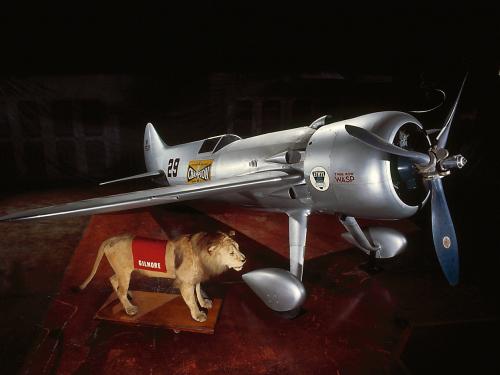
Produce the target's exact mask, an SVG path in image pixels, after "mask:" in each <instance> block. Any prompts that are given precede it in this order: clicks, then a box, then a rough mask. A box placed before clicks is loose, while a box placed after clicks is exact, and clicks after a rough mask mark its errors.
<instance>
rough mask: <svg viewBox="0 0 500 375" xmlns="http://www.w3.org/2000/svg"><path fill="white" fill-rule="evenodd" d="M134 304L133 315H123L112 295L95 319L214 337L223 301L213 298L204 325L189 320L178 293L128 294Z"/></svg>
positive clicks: (120, 307)
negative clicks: (137, 310)
mask: <svg viewBox="0 0 500 375" xmlns="http://www.w3.org/2000/svg"><path fill="white" fill-rule="evenodd" d="M130 292H131V294H132V296H133V302H132V303H133V304H134V305H136V306H137V307H138V308H139V312H138V313H137V314H136V315H134V316H129V315H127V314H126V313H125V310H124V309H123V306H122V304H121V303H120V301H119V300H118V297H117V296H116V294H115V293H114V292H113V293H111V295H110V296H109V297H108V299H107V300H106V302H105V303H104V305H102V307H101V308H100V309H99V311H98V312H97V313H96V315H95V318H96V319H101V320H109V321H113V322H117V323H122V324H131V325H138V326H152V327H163V328H166V329H172V330H174V331H175V332H179V331H189V332H195V333H205V334H213V333H214V330H215V324H216V323H217V318H218V317H219V312H220V308H221V305H222V300H221V299H219V298H214V299H213V300H212V305H213V306H212V308H211V309H209V310H208V311H206V312H207V320H206V321H205V322H197V321H195V320H194V319H193V318H191V313H190V312H189V308H188V307H187V305H186V304H185V302H184V300H183V299H182V297H181V296H180V295H178V294H169V293H155V292H143V291H137V290H135V291H134V290H131V291H130Z"/></svg>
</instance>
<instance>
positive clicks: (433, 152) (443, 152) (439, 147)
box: [345, 74, 467, 285]
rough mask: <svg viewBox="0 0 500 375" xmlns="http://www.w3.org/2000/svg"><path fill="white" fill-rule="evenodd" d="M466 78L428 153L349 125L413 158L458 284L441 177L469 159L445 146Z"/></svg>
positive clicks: (446, 268) (450, 274) (448, 271)
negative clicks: (399, 144)
mask: <svg viewBox="0 0 500 375" xmlns="http://www.w3.org/2000/svg"><path fill="white" fill-rule="evenodd" d="M466 80H467V74H466V75H465V77H464V79H463V81H462V85H461V87H460V91H459V92H458V95H457V98H456V100H455V103H454V104H453V106H452V108H451V110H450V112H449V113H448V116H447V117H446V121H445V124H444V126H443V127H442V128H441V130H440V131H439V134H438V135H437V137H436V141H437V142H436V144H435V145H433V146H432V147H431V148H430V149H429V151H428V154H424V153H422V152H417V151H410V150H405V149H403V148H401V147H398V146H396V145H394V144H392V143H389V142H387V141H386V140H385V139H383V138H381V137H379V136H378V135H376V134H374V133H372V132H370V131H368V130H366V129H363V128H359V127H356V126H351V125H345V129H346V131H347V133H349V134H350V135H351V136H353V137H354V138H356V139H358V140H359V141H361V142H363V143H365V144H366V145H368V146H370V147H373V148H375V149H377V150H380V151H383V152H386V153H388V154H392V155H397V156H402V157H405V158H408V159H410V160H411V162H412V163H413V164H414V165H415V167H416V168H417V171H418V173H419V174H420V175H421V176H422V178H423V179H424V182H426V183H427V184H428V186H429V187H430V189H431V211H432V236H433V240H434V248H435V250H436V254H437V257H438V260H439V263H440V265H441V269H442V270H443V273H444V274H445V276H446V278H447V280H448V282H449V283H450V284H451V285H456V284H457V283H458V279H459V259H458V243H457V238H456V235H455V228H454V226H453V221H452V220H451V216H450V211H449V209H448V204H447V203H446V197H445V195H444V190H443V184H442V182H441V179H442V178H443V177H445V176H447V175H449V174H450V172H451V170H452V169H454V168H462V167H463V166H464V165H465V164H466V162H467V160H466V159H465V158H464V157H463V156H462V155H454V156H451V157H450V156H449V152H448V150H447V149H446V148H445V147H446V142H447V140H448V135H449V132H450V128H451V124H452V122H453V118H454V116H455V112H456V109H457V106H458V103H459V101H460V96H461V95H462V90H463V88H464V85H465V81H466Z"/></svg>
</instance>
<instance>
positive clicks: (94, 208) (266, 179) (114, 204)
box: [0, 171, 303, 221]
mask: <svg viewBox="0 0 500 375" xmlns="http://www.w3.org/2000/svg"><path fill="white" fill-rule="evenodd" d="M302 178H303V176H302V174H299V173H297V174H290V173H285V172H280V171H266V172H259V173H255V174H253V175H245V176H238V177H231V178H227V179H223V180H219V181H209V182H204V183H200V184H193V185H180V186H167V187H162V188H154V189H148V190H140V191H134V192H130V193H125V194H117V195H110V196H106V197H100V198H92V199H86V200H82V201H77V202H71V203H65V204H59V205H55V206H49V207H42V208H35V209H31V210H26V211H21V212H15V213H12V214H8V215H5V216H2V217H0V221H17V220H29V219H41V218H48V217H55V216H65V217H70V216H81V215H91V214H97V213H104V212H113V211H122V210H129V209H132V208H139V207H147V206H154V205H158V204H166V203H173V202H181V201H185V200H191V199H200V198H206V197H212V196H215V195H219V194H227V193H235V192H241V191H252V190H255V189H260V188H267V187H278V188H279V187H281V186H285V185H288V184H293V183H296V182H299V181H301V180H302Z"/></svg>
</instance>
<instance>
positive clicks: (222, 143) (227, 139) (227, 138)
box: [214, 134, 241, 152]
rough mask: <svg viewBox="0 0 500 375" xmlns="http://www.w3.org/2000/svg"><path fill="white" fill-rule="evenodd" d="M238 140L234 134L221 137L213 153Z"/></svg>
mask: <svg viewBox="0 0 500 375" xmlns="http://www.w3.org/2000/svg"><path fill="white" fill-rule="evenodd" d="M238 139H241V138H240V137H238V136H237V135H234V134H226V135H224V136H223V137H222V139H221V140H220V141H219V143H218V144H217V147H215V150H214V152H217V151H219V150H220V149H221V148H222V147H226V146H227V145H228V144H230V143H233V142H234V141H237V140H238Z"/></svg>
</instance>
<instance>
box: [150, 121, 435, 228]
mask: <svg viewBox="0 0 500 375" xmlns="http://www.w3.org/2000/svg"><path fill="white" fill-rule="evenodd" d="M346 124H349V125H354V126H358V127H362V128H365V129H368V130H370V131H373V132H374V133H376V134H378V135H379V136H381V137H383V138H385V139H389V141H390V142H393V141H394V142H399V144H401V145H402V146H403V147H404V146H405V145H406V146H408V137H409V136H410V134H413V133H416V132H418V131H419V130H420V129H421V128H422V126H421V125H420V123H419V122H418V120H417V119H415V118H414V117H413V116H411V115H409V114H407V113H403V112H378V113H372V114H368V115H364V116H360V117H356V118H353V119H348V120H344V121H339V122H335V123H331V124H326V125H324V126H321V127H319V128H318V129H314V128H311V127H307V126H306V127H300V128H295V129H289V130H283V131H278V132H274V133H268V134H263V135H258V136H255V137H250V138H246V139H241V138H239V137H237V136H234V135H223V136H218V137H211V138H207V139H204V140H200V141H195V142H190V143H185V144H181V145H177V146H166V145H163V147H161V148H158V147H157V148H156V149H155V148H154V147H148V146H149V144H150V143H151V145H152V144H153V143H154V142H147V141H146V144H145V159H146V167H147V169H148V171H153V170H158V169H161V170H163V172H164V174H165V177H166V180H167V182H168V184H169V185H172V186H175V185H185V184H202V183H203V182H206V181H215V180H221V179H226V178H229V177H233V176H239V175H248V174H253V173H259V172H262V171H267V170H272V171H276V170H278V171H279V170H282V171H283V173H285V172H286V171H287V170H301V171H303V173H304V181H303V183H302V184H299V185H297V184H295V185H294V186H293V187H292V186H288V187H284V188H280V189H279V190H273V189H264V190H262V189H261V190H259V191H255V192H251V191H250V192H246V193H243V194H241V193H234V194H228V195H225V196H218V197H217V198H216V199H217V200H223V201H229V202H232V203H237V204H242V205H245V206H249V207H259V208H264V209H270V210H279V211H290V210H294V209H309V210H310V211H311V212H314V211H321V212H327V213H343V214H346V215H352V216H357V217H367V218H378V219H398V218H402V217H408V216H411V215H413V214H414V213H415V212H416V211H417V210H418V207H419V205H420V204H422V200H425V199H426V196H427V192H426V191H425V194H423V193H422V192H420V195H419V196H418V197H417V199H407V197H404V196H402V194H401V193H400V191H398V190H397V189H401V191H402V188H401V187H400V186H397V181H395V180H397V178H398V176H395V174H398V171H397V170H399V169H400V168H399V165H398V166H397V168H396V171H395V170H394V166H392V167H391V161H390V160H388V159H387V157H385V156H384V155H383V153H382V152H380V151H378V150H375V149H372V148H368V147H366V146H365V145H363V144H361V143H360V142H359V141H357V140H356V139H354V138H352V137H351V136H349V134H347V132H346V131H345V127H344V126H345V125H346ZM402 128H403V129H406V130H403V131H400V130H401V129H402ZM412 136H413V137H417V136H416V135H412ZM397 137H399V138H401V139H396V138H397ZM418 137H421V135H418ZM420 141H421V139H420ZM226 143H227V144H226ZM221 146H223V147H221ZM287 153H293V155H294V156H298V158H297V157H295V158H294V159H295V160H292V161H290V160H287ZM393 162H394V161H393ZM391 169H392V170H391Z"/></svg>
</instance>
